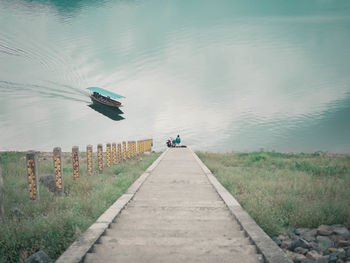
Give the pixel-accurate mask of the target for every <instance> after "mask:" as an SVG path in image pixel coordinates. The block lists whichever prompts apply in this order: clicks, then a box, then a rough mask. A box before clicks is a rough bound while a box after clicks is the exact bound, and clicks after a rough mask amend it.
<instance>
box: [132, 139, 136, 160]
mask: <svg viewBox="0 0 350 263" xmlns="http://www.w3.org/2000/svg"><path fill="white" fill-rule="evenodd" d="M135 156H136V153H135V141H133V142H132V158H135Z"/></svg>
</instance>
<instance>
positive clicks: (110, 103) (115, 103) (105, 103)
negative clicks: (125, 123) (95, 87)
mask: <svg viewBox="0 0 350 263" xmlns="http://www.w3.org/2000/svg"><path fill="white" fill-rule="evenodd" d="M90 98H91V101H92V103H94V104H96V105H103V106H107V107H112V108H120V107H123V105H122V104H121V103H120V102H119V101H115V100H111V99H109V100H108V99H107V98H105V97H102V96H101V98H96V97H95V96H93V95H90Z"/></svg>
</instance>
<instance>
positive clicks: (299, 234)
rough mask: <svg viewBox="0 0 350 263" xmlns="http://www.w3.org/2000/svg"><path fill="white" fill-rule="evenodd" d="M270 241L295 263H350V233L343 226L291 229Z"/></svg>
mask: <svg viewBox="0 0 350 263" xmlns="http://www.w3.org/2000/svg"><path fill="white" fill-rule="evenodd" d="M272 239H273V240H274V241H275V242H276V244H277V245H278V246H279V247H281V248H282V249H283V250H284V251H285V252H286V253H287V255H288V256H289V257H290V258H291V259H292V260H293V262H295V263H312V262H317V263H350V232H349V230H348V229H347V228H346V227H345V226H343V225H330V226H329V225H320V226H319V227H318V228H317V229H309V228H291V229H290V231H289V233H288V234H286V235H279V236H278V237H273V238H272Z"/></svg>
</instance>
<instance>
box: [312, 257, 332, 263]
mask: <svg viewBox="0 0 350 263" xmlns="http://www.w3.org/2000/svg"><path fill="white" fill-rule="evenodd" d="M328 258H329V256H322V257H319V258H318V259H316V260H315V262H316V263H328Z"/></svg>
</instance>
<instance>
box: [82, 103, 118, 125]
mask: <svg viewBox="0 0 350 263" xmlns="http://www.w3.org/2000/svg"><path fill="white" fill-rule="evenodd" d="M88 106H89V107H90V108H92V109H93V110H95V111H97V112H99V113H101V114H103V115H105V116H106V117H108V118H110V119H112V120H114V121H121V120H124V117H123V116H120V114H123V113H124V112H123V111H122V110H121V109H119V108H112V107H108V106H104V105H102V104H94V103H93V104H90V105H88Z"/></svg>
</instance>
